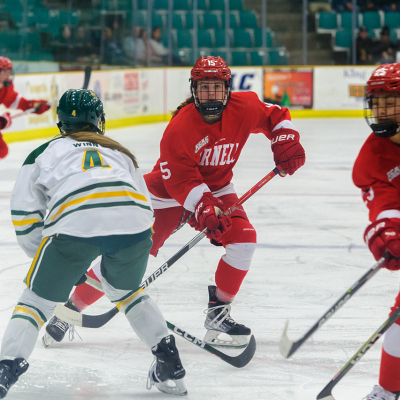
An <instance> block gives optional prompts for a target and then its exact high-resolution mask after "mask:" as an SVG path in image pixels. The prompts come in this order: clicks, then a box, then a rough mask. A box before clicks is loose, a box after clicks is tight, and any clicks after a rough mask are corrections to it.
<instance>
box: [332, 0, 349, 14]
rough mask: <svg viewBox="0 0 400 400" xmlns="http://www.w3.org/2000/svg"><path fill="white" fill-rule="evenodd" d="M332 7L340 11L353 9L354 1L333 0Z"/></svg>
mask: <svg viewBox="0 0 400 400" xmlns="http://www.w3.org/2000/svg"><path fill="white" fill-rule="evenodd" d="M332 8H333V9H334V10H335V11H337V12H339V13H342V12H345V11H353V2H352V1H351V0H332Z"/></svg>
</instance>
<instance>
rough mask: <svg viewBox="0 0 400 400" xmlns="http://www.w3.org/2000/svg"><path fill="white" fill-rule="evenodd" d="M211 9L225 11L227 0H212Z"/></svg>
mask: <svg viewBox="0 0 400 400" xmlns="http://www.w3.org/2000/svg"><path fill="white" fill-rule="evenodd" d="M209 9H210V11H224V10H225V1H224V0H210V3H209Z"/></svg>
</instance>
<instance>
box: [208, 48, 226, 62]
mask: <svg viewBox="0 0 400 400" xmlns="http://www.w3.org/2000/svg"><path fill="white" fill-rule="evenodd" d="M210 56H213V57H218V56H219V57H222V58H223V59H224V60H225V61H226V59H227V54H226V51H219V50H213V51H210Z"/></svg>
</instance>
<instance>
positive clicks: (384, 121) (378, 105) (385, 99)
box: [364, 63, 400, 137]
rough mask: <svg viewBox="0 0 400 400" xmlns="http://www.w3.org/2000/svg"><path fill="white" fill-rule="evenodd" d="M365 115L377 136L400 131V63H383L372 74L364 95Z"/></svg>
mask: <svg viewBox="0 0 400 400" xmlns="http://www.w3.org/2000/svg"><path fill="white" fill-rule="evenodd" d="M364 117H365V120H366V121H367V124H368V125H369V126H370V127H371V129H372V130H373V131H374V133H375V135H376V136H381V137H390V136H393V135H395V134H396V133H398V132H400V64H399V63H395V64H383V65H381V66H379V67H378V68H377V69H376V70H375V71H374V72H373V74H372V75H371V77H370V79H369V80H368V82H367V90H366V95H365V97H364Z"/></svg>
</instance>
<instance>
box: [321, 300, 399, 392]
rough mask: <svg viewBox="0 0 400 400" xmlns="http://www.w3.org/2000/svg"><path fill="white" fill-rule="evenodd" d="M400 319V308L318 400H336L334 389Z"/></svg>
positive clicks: (330, 383)
mask: <svg viewBox="0 0 400 400" xmlns="http://www.w3.org/2000/svg"><path fill="white" fill-rule="evenodd" d="M399 317H400V307H398V308H397V309H396V310H395V312H394V313H393V314H392V315H391V316H390V317H389V318H388V319H387V320H386V321H385V322H384V323H383V324H382V325H381V326H380V327H379V328H378V330H377V331H376V332H375V333H374V334H373V335H372V336H371V337H370V338H369V339H368V340H367V341H366V342H365V343H364V344H363V345H362V347H361V348H360V349H359V350H358V351H357V353H356V354H354V356H353V357H351V358H350V360H349V361H348V362H347V364H346V365H345V366H344V367H343V368H342V369H341V370H340V371H339V372H338V373H337V374H336V375H335V376H334V377H333V378H332V380H331V381H330V382H329V383H328V384H327V385H326V386H325V387H324V388H323V389H322V391H321V392H320V393H319V395H318V396H317V400H335V398H334V397H333V396H332V389H333V388H334V387H335V386H336V385H337V384H338V383H339V381H340V380H341V379H342V378H343V377H344V376H345V375H346V374H347V373H348V372H349V371H350V370H351V369H352V368H353V367H354V365H355V364H357V362H358V361H360V359H361V358H362V357H363V356H364V354H365V353H366V352H367V351H368V350H369V349H370V348H371V347H372V346H373V345H374V344H375V343H376V342H377V341H378V340H379V338H380V337H381V336H382V335H383V334H384V333H385V332H386V331H387V330H388V329H389V328H390V327H391V326H392V325H393V323H394V322H395V321H396V320H397V319H398V318H399Z"/></svg>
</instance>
